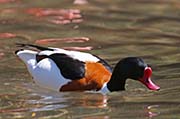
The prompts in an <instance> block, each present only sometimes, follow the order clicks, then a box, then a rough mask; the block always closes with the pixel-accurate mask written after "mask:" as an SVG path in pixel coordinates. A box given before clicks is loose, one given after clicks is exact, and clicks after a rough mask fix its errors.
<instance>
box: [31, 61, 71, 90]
mask: <svg viewBox="0 0 180 119" xmlns="http://www.w3.org/2000/svg"><path fill="white" fill-rule="evenodd" d="M32 76H33V78H34V80H35V82H36V83H37V84H38V85H40V86H42V87H46V88H49V89H52V90H55V91H59V89H60V88H61V86H63V85H64V84H66V83H68V82H69V81H70V80H68V79H66V78H64V77H63V76H62V75H61V73H60V69H59V68H58V67H57V65H56V64H55V63H54V61H53V60H51V59H49V58H45V59H43V60H41V61H40V62H39V63H38V64H37V65H36V66H35V67H34V70H33V72H32Z"/></svg>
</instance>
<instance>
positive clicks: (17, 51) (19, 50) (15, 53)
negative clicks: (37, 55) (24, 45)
mask: <svg viewBox="0 0 180 119" xmlns="http://www.w3.org/2000/svg"><path fill="white" fill-rule="evenodd" d="M23 50H24V49H19V50H16V51H15V52H14V53H15V54H17V53H18V52H19V51H23Z"/></svg>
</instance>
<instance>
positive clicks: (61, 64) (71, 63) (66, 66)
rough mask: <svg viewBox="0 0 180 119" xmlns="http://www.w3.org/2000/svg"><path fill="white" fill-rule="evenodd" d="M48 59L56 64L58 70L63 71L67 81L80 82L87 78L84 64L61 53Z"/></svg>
mask: <svg viewBox="0 0 180 119" xmlns="http://www.w3.org/2000/svg"><path fill="white" fill-rule="evenodd" d="M48 58H50V59H52V60H53V61H54V62H55V63H56V65H57V66H58V68H59V69H60V70H61V74H62V75H63V76H64V77H65V78H67V79H71V80H78V79H81V78H83V77H84V76H85V63H84V62H81V61H79V60H76V59H73V58H72V57H70V56H68V55H66V54H60V53H55V54H52V55H50V56H48Z"/></svg>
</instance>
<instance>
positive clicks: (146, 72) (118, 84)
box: [107, 57, 160, 91]
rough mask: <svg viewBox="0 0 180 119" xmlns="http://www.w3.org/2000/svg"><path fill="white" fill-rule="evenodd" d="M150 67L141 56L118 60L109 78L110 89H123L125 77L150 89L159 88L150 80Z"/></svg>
mask: <svg viewBox="0 0 180 119" xmlns="http://www.w3.org/2000/svg"><path fill="white" fill-rule="evenodd" d="M151 75H152V69H151V67H150V66H148V65H147V64H146V63H145V62H144V61H143V60H142V59H141V58H138V57H128V58H124V59H122V60H120V61H119V62H118V63H117V65H116V66H115V68H114V71H113V74H112V77H111V80H110V81H109V82H108V84H107V85H108V89H109V90H110V91H118V90H125V82H126V79H134V80H137V81H140V82H141V83H142V84H144V85H145V86H146V87H147V88H148V89H150V90H159V89H160V87H159V86H157V85H155V84H154V83H153V82H152V80H151Z"/></svg>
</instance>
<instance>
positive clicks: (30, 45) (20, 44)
mask: <svg viewBox="0 0 180 119" xmlns="http://www.w3.org/2000/svg"><path fill="white" fill-rule="evenodd" d="M16 46H17V47H23V48H25V47H27V48H28V47H31V48H36V49H38V50H41V51H43V50H50V51H53V50H54V49H51V48H48V47H42V46H38V45H33V44H25V43H16Z"/></svg>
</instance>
